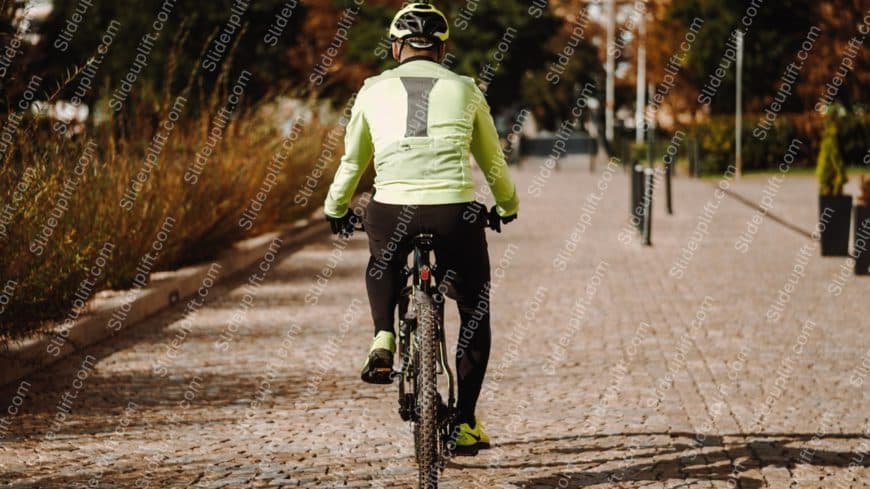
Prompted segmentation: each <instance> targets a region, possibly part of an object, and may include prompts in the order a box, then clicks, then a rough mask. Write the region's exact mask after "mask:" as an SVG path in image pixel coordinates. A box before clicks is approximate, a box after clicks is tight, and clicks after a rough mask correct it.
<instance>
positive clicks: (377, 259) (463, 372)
mask: <svg viewBox="0 0 870 489" xmlns="http://www.w3.org/2000/svg"><path fill="white" fill-rule="evenodd" d="M484 212H485V207H484V206H483V205H482V204H479V203H476V202H469V203H465V204H441V205H419V206H403V205H395V204H383V203H381V202H377V201H374V200H372V201H371V202H369V205H368V208H367V212H366V216H365V227H366V232H367V233H368V235H369V248H370V250H371V258H369V264H368V268H367V269H366V289H367V290H368V295H369V303H370V304H371V308H372V319H374V323H375V333H377V332H378V331H392V332H394V333H395V330H394V326H393V324H394V322H395V316H396V304H397V303H398V299H399V293H400V292H401V289H402V287H403V286H404V285H405V284H404V283H400V278H401V270H402V267H403V266H404V265H405V263H406V262H407V257H408V254H409V253H410V252H411V251H412V249H413V246H414V243H413V239H414V236H416V235H417V234H419V233H431V234H434V235H435V240H434V242H433V249H434V252H435V261H436V263H437V265H438V266H437V268H436V271H437V276H438V280H439V281H440V283H441V284H442V285H446V286H448V287H446V288H447V290H449V292H448V294H449V295H450V296H451V298H452V299H454V300H456V303H457V304H458V306H459V316H460V318H461V320H462V325H461V326H460V329H459V342H458V345H457V349H456V370H457V376H458V378H459V422H460V423H463V422H467V423H472V424H473V422H474V408H475V405H476V404H477V398H478V396H479V395H480V387H481V385H482V384H483V377H484V375H485V373H486V364H487V362H488V360H489V348H490V330H489V280H490V277H489V254H488V252H487V247H486V236H485V229H484V226H485V224H486V223H485V221H484V219H483V217H482V215H483V214H484ZM442 290H444V288H442Z"/></svg>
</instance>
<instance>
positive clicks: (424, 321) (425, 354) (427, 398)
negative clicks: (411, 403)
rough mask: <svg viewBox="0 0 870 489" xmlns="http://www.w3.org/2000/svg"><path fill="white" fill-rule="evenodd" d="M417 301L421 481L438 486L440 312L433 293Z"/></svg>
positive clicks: (430, 488)
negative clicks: (438, 312) (438, 313)
mask: <svg viewBox="0 0 870 489" xmlns="http://www.w3.org/2000/svg"><path fill="white" fill-rule="evenodd" d="M416 301H417V307H418V315H417V335H416V338H417V341H418V342H419V344H418V347H419V352H420V357H419V360H420V363H419V364H418V372H417V375H419V384H418V386H419V389H418V393H417V407H418V408H419V413H418V414H419V418H418V421H417V426H416V427H415V428H416V429H415V435H416V436H415V442H416V443H415V445H417V446H416V447H415V448H416V452H417V466H418V468H419V477H418V483H419V487H420V489H437V487H438V475H439V474H440V472H441V467H440V452H439V450H438V445H439V438H438V378H437V377H436V375H437V367H436V362H437V355H438V347H439V342H438V323H437V321H438V315H437V310H436V307H435V302H434V301H433V300H432V298H431V297H430V296H429V295H427V294H425V293H422V292H418V293H417V295H416Z"/></svg>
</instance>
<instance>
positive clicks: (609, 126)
mask: <svg viewBox="0 0 870 489" xmlns="http://www.w3.org/2000/svg"><path fill="white" fill-rule="evenodd" d="M615 3H616V0H606V2H605V3H604V16H605V22H607V46H606V55H607V59H606V61H605V65H604V71H605V72H606V75H607V82H606V86H605V91H606V93H605V102H604V138H605V139H606V140H607V141H608V142H610V141H613V119H614V114H613V109H614V106H615V102H614V100H615V95H614V79H613V77H614V71H615V70H616V67H615V65H616V58H615V51H616V48H615V36H616V7H615V5H614V4H615Z"/></svg>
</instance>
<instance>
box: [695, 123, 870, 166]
mask: <svg viewBox="0 0 870 489" xmlns="http://www.w3.org/2000/svg"><path fill="white" fill-rule="evenodd" d="M760 119H761V116H757V115H756V116H747V117H745V118H744V120H743V169H744V171H753V170H766V169H773V168H776V166H777V165H778V164H779V163H780V162H781V160H782V157H783V155H784V154H785V152H786V150H787V148H788V147H789V144H791V141H792V140H793V139H795V138H798V139H800V140H801V141H803V142H804V150H803V151H801V152H800V154H799V155H798V158H797V161H796V162H795V164H794V166H799V167H800V166H803V167H812V166H814V165H815V162H816V156H817V155H818V153H819V149H820V147H821V139H822V134H823V132H824V123H825V119H824V118H823V117H821V116H819V115H818V114H815V113H807V114H780V115H779V117H777V120H776V123H775V124H774V126H773V127H772V128H771V129H770V130H769V131H767V135H766V137H765V138H764V139H760V138H758V137H755V136H754V135H753V131H754V130H755V129H756V127H757V125H758V122H759V120H760ZM833 122H834V123H835V124H836V126H837V132H838V141H839V147H840V152H841V154H842V156H843V160H844V161H845V162H846V164H847V165H856V166H857V165H859V164H861V159H862V158H863V157H864V153H865V152H866V151H867V147H868V146H870V124H868V122H870V117H868V114H867V113H866V112H865V111H863V110H860V111H856V112H851V113H841V114H839V115H836V116H834V118H833ZM689 134H690V136H689V137H692V138H696V139H697V140H698V141H700V144H701V151H700V161H699V165H700V169H701V171H702V173H705V174H711V173H722V172H723V171H725V169H726V168H727V167H728V165H729V164H731V163H733V162H734V143H735V142H734V118H733V117H719V116H717V117H712V118H710V119H708V120H707V121H705V122H703V123H701V124H697V125H695V126H694V127H692V128H691V129H690V130H689ZM684 150H685V149H684Z"/></svg>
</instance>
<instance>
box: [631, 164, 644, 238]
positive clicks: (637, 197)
mask: <svg viewBox="0 0 870 489" xmlns="http://www.w3.org/2000/svg"><path fill="white" fill-rule="evenodd" d="M642 196H643V165H641V164H640V163H638V162H637V161H635V162H634V165H633V166H632V172H631V221H632V223H634V226H635V227H636V228H637V230H638V231H640V230H641V229H642V227H643V226H642V223H643V220H642V216H641V211H642V208H643V205H642V203H641V198H642Z"/></svg>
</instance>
